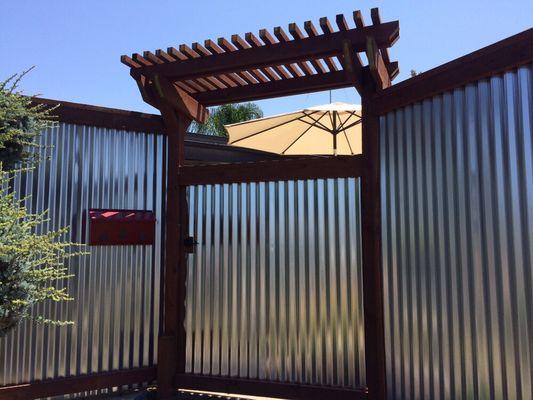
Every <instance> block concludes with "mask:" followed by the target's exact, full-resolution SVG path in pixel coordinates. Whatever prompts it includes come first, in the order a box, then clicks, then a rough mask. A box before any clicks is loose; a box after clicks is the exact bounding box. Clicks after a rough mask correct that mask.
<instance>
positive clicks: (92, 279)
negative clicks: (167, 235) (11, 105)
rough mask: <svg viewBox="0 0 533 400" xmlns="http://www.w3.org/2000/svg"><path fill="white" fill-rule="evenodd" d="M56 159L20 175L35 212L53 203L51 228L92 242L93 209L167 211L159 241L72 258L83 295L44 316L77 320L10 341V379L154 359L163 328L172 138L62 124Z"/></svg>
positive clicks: (3, 380) (47, 137)
mask: <svg viewBox="0 0 533 400" xmlns="http://www.w3.org/2000/svg"><path fill="white" fill-rule="evenodd" d="M42 143H43V144H45V145H48V146H52V149H50V150H49V153H50V155H51V157H50V160H47V161H43V162H41V163H40V164H39V165H38V166H37V168H36V169H35V170H34V171H33V172H30V173H27V174H24V175H21V176H18V177H17V178H16V181H15V190H16V191H17V192H18V194H19V196H20V197H23V196H26V195H31V197H29V198H28V199H27V201H26V205H27V208H28V210H30V211H31V212H41V211H43V210H46V209H48V210H49V217H50V221H49V222H48V223H47V224H45V226H44V230H45V231H46V230H48V229H58V228H60V227H64V226H67V225H70V228H71V229H70V239H71V240H72V241H77V242H80V241H83V239H84V237H85V236H84V235H85V234H86V232H87V223H86V222H87V210H88V208H91V207H97V208H107V207H109V208H138V209H150V210H154V211H155V213H156V216H157V220H158V222H157V224H158V225H157V230H156V232H157V233H156V235H157V238H156V245H155V246H153V247H152V246H122V247H120V246H109V247H88V248H87V250H89V251H90V255H87V256H83V257H80V258H76V259H74V260H72V261H71V262H70V265H69V268H70V271H71V272H72V273H73V274H75V277H74V278H72V279H71V280H70V281H69V282H68V286H69V292H70V293H71V295H72V296H73V297H74V299H75V300H74V301H72V302H69V303H62V304H52V303H48V304H44V305H40V306H38V307H36V309H35V310H34V314H43V315H45V316H47V317H51V318H54V319H56V318H57V319H65V320H72V321H74V322H75V325H74V326H72V327H54V326H50V325H35V324H33V323H31V322H25V323H23V324H22V325H20V326H19V327H18V328H17V329H16V330H15V331H14V332H12V333H11V334H9V335H8V336H7V337H6V338H4V339H1V340H0V365H1V368H0V385H10V384H16V383H22V382H29V381H34V380H36V379H44V378H52V377H64V376H70V375H78V374H86V373H93V372H100V371H108V370H114V369H120V368H130V367H138V366H149V365H153V364H154V358H155V355H156V353H157V349H156V345H157V340H155V339H156V338H157V332H158V325H159V315H158V311H159V284H160V283H159V280H160V276H159V274H160V268H159V267H160V258H161V254H160V243H161V224H160V220H161V215H162V210H161V205H162V196H163V191H162V187H161V182H162V174H163V165H164V164H163V163H164V160H163V154H164V151H165V145H166V144H165V138H164V137H163V136H159V135H151V134H144V133H133V132H126V131H117V130H111V129H103V128H96V127H89V126H79V125H71V124H61V125H60V126H59V128H57V129H52V130H49V131H47V132H45V133H44V134H43V136H42Z"/></svg>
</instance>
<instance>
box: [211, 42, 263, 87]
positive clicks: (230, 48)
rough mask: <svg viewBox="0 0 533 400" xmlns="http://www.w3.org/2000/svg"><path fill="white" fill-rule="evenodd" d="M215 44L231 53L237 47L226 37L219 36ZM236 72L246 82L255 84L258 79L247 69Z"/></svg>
mask: <svg viewBox="0 0 533 400" xmlns="http://www.w3.org/2000/svg"><path fill="white" fill-rule="evenodd" d="M217 44H218V45H219V46H220V48H222V49H223V50H225V52H226V53H233V52H236V51H237V48H236V47H235V46H234V45H233V44H232V43H231V42H229V41H228V40H227V39H226V38H223V37H220V38H218V39H217ZM237 74H238V75H239V76H240V77H241V78H242V79H244V80H245V81H246V82H247V83H251V84H256V83H259V81H258V80H257V79H256V78H254V77H253V76H252V74H250V73H249V72H248V71H239V72H237Z"/></svg>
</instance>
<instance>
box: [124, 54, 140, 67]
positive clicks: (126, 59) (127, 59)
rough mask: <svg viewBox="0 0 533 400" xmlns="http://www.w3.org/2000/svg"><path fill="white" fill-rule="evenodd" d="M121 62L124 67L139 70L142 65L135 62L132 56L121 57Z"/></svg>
mask: <svg viewBox="0 0 533 400" xmlns="http://www.w3.org/2000/svg"><path fill="white" fill-rule="evenodd" d="M120 62H121V63H122V64H124V65H127V66H128V67H130V68H139V67H140V66H141V64H139V63H138V62H135V61H133V59H132V58H131V57H130V56H126V55H123V56H120Z"/></svg>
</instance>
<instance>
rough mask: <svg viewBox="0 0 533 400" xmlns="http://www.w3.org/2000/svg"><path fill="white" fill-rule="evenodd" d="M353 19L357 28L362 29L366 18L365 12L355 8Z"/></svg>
mask: <svg viewBox="0 0 533 400" xmlns="http://www.w3.org/2000/svg"><path fill="white" fill-rule="evenodd" d="M353 20H354V22H355V26H356V28H359V29H362V28H364V27H365V26H366V25H365V19H364V18H363V13H362V12H361V10H355V11H354V12H353Z"/></svg>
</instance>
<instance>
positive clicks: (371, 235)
mask: <svg viewBox="0 0 533 400" xmlns="http://www.w3.org/2000/svg"><path fill="white" fill-rule="evenodd" d="M362 89H363V90H362V91H361V102H362V132H363V160H364V161H363V163H364V164H363V165H364V166H363V171H364V172H363V176H362V177H361V187H362V232H363V240H362V241H363V243H362V244H363V299H364V300H363V301H364V321H365V360H366V381H367V387H368V394H369V399H372V400H384V399H385V397H386V393H387V387H386V376H385V332H384V318H383V282H382V269H381V210H380V206H381V202H380V167H379V166H380V155H379V115H378V114H377V113H376V112H375V106H374V102H373V99H372V98H373V96H374V94H375V93H376V90H377V87H376V83H375V80H374V78H373V77H372V75H371V73H370V70H369V69H368V68H367V69H365V70H364V71H363V74H362Z"/></svg>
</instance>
